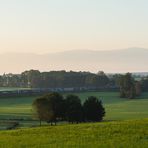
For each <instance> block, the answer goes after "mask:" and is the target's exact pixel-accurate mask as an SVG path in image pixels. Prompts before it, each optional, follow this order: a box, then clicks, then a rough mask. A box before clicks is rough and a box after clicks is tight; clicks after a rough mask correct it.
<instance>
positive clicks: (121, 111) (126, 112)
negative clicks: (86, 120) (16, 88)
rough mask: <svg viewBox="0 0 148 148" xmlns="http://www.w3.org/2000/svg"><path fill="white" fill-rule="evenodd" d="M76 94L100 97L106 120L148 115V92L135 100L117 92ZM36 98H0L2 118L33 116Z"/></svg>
mask: <svg viewBox="0 0 148 148" xmlns="http://www.w3.org/2000/svg"><path fill="white" fill-rule="evenodd" d="M75 94H76V95H79V96H80V98H81V100H82V102H83V101H84V100H85V99H86V98H87V97H88V96H91V95H93V96H97V97H98V98H100V99H101V100H102V102H103V104H104V106H105V109H106V117H105V120H128V119H142V118H147V117H148V93H143V95H142V96H141V97H140V98H138V99H133V100H129V99H123V98H119V94H118V93H116V92H83V93H75ZM64 95H67V94H64ZM36 98H37V97H20V98H0V119H13V118H18V119H22V118H24V119H25V118H27V119H28V118H31V117H32V106H31V104H32V102H33V100H34V99H36Z"/></svg>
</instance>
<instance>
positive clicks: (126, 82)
mask: <svg viewBox="0 0 148 148" xmlns="http://www.w3.org/2000/svg"><path fill="white" fill-rule="evenodd" d="M118 84H119V86H120V97H123V98H129V99H132V98H134V97H135V96H136V89H135V81H134V79H133V78H132V75H131V74H130V73H127V74H125V75H121V76H120V78H119V81H118Z"/></svg>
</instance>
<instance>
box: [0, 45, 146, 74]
mask: <svg viewBox="0 0 148 148" xmlns="http://www.w3.org/2000/svg"><path fill="white" fill-rule="evenodd" d="M147 57H148V49H143V48H128V49H122V50H108V51H98V50H71V51H65V52H59V53H50V54H43V55H39V54H32V53H7V54H0V67H1V69H0V73H4V72H7V73H9V72H12V73H20V72H22V71H25V70H26V69H39V70H41V71H50V70H63V69H65V70H74V71H92V72H97V71H99V70H104V71H105V72H127V71H131V72H144V71H145V70H146V69H148V66H147V65H146V64H145V63H148V58H147ZM4 65H5V66H4Z"/></svg>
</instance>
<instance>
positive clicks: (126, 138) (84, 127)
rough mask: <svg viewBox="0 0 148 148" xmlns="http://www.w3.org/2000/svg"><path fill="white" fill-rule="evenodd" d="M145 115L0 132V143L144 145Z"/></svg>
mask: <svg viewBox="0 0 148 148" xmlns="http://www.w3.org/2000/svg"><path fill="white" fill-rule="evenodd" d="M147 146H148V119H144V120H133V121H122V122H119V121H118V122H102V123H85V124H74V125H60V126H45V127H40V128H31V129H21V130H13V131H1V132H0V147H5V148H7V147H8V148H11V147H15V148H20V147H33V148H36V147H44V148H46V147H47V148H49V147H60V148H68V147H72V148H75V147H76V148H78V147H85V148H87V147H88V148H90V147H92V148H98V147H101V148H106V147H109V148H119V147H123V148H147Z"/></svg>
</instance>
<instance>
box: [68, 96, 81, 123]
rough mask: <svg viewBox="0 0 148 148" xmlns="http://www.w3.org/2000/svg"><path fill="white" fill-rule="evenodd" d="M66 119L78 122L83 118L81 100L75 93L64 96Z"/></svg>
mask: <svg viewBox="0 0 148 148" xmlns="http://www.w3.org/2000/svg"><path fill="white" fill-rule="evenodd" d="M66 119H67V120H68V121H69V122H72V123H73V122H77V123H78V122H81V121H82V120H83V111H82V105H81V100H80V98H79V97H78V96H76V95H68V96H67V97H66Z"/></svg>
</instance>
